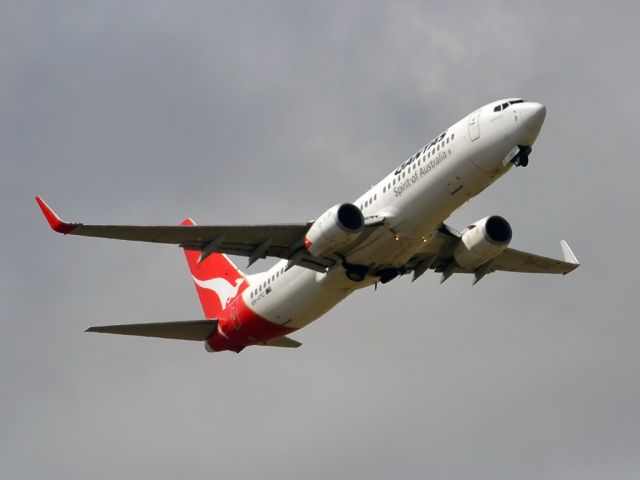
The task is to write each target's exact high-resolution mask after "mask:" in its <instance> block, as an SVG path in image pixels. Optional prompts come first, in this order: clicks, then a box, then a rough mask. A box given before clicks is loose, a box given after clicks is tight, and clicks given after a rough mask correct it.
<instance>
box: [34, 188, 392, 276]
mask: <svg viewBox="0 0 640 480" xmlns="http://www.w3.org/2000/svg"><path fill="white" fill-rule="evenodd" d="M36 201H37V202H38V205H39V206H40V208H41V209H42V213H44V216H45V218H46V219H47V221H48V222H49V225H50V226H51V228H52V229H53V230H55V231H56V232H58V233H63V234H65V235H82V236H85V237H100V238H112V239H117V240H132V241H138V242H153V243H168V244H175V245H179V246H181V247H183V248H185V249H187V250H197V251H200V252H201V254H200V259H201V260H203V259H204V258H206V257H207V256H208V255H210V254H212V253H214V252H220V253H226V254H230V255H240V256H245V257H249V265H251V264H252V263H254V262H255V261H256V260H258V259H260V258H266V257H277V258H283V259H287V260H289V262H290V265H299V266H301V267H305V268H309V269H311V270H315V271H318V272H325V271H326V270H327V269H328V268H331V267H332V266H333V265H334V264H335V263H336V258H335V257H332V256H322V257H319V256H315V255H312V254H311V253H309V252H308V251H307V250H306V249H305V248H304V237H305V234H306V233H307V231H308V230H309V228H310V227H311V225H312V224H313V222H307V223H291V224H271V225H221V226H201V225H189V226H185V225H169V226H166V225H161V226H156V225H152V226H140V225H85V224H82V223H70V222H66V221H64V220H62V219H61V218H60V217H59V216H58V215H57V214H56V213H55V212H54V211H53V209H52V208H51V207H49V205H47V203H46V202H45V201H44V200H43V199H42V198H41V197H39V196H37V197H36ZM379 224H380V222H376V221H372V222H369V223H366V224H365V230H364V232H363V233H362V235H361V236H360V238H359V239H358V242H360V241H364V240H365V239H366V237H368V235H369V234H370V233H371V231H372V230H373V228H375V227H377V226H378V225H379Z"/></svg>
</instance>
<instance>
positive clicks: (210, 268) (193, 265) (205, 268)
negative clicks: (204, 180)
mask: <svg viewBox="0 0 640 480" xmlns="http://www.w3.org/2000/svg"><path fill="white" fill-rule="evenodd" d="M182 225H195V222H194V221H193V220H192V219H190V218H187V219H185V220H184V221H183V222H182ZM184 254H185V256H186V257H187V263H188V264H189V270H190V272H191V277H192V278H193V282H194V283H195V286H196V291H197V292H198V298H200V303H201V304H202V309H203V310H204V315H205V317H206V318H216V316H217V315H218V314H219V313H220V312H221V311H222V310H224V309H225V307H226V306H227V305H228V304H229V302H231V300H233V299H234V298H236V297H237V296H238V295H240V294H241V293H242V291H243V290H244V289H245V288H247V286H248V285H247V281H246V278H245V276H244V274H243V273H242V272H241V271H240V270H238V268H237V267H236V266H235V265H234V264H233V262H232V261H231V260H230V259H229V258H228V257H227V256H226V255H224V254H222V253H212V254H211V255H209V256H207V257H206V258H205V259H204V260H202V261H199V260H200V252H199V251H196V250H185V251H184Z"/></svg>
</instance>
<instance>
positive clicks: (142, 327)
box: [85, 320, 218, 341]
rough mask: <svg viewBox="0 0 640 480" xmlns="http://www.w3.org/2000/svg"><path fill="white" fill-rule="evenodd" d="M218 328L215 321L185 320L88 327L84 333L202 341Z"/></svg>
mask: <svg viewBox="0 0 640 480" xmlns="http://www.w3.org/2000/svg"><path fill="white" fill-rule="evenodd" d="M217 328H218V321H217V320H187V321H181V322H162V323H132V324H127V325H103V326H98V327H89V328H87V329H86V330H85V331H86V332H96V333H112V334H116V335H134V336H138V337H156V338H170V339H175V340H192V341H204V340H206V339H207V338H209V337H210V336H211V335H212V334H213V333H214V332H215V331H216V329H217Z"/></svg>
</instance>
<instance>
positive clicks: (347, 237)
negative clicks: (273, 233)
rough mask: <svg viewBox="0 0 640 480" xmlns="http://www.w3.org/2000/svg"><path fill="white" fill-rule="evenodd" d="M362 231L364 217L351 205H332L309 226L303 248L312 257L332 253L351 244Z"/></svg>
mask: <svg viewBox="0 0 640 480" xmlns="http://www.w3.org/2000/svg"><path fill="white" fill-rule="evenodd" d="M363 229H364V216H363V215H362V212H361V211H360V209H359V208H358V207H356V206H355V205H353V204H351V203H342V204H338V205H334V206H333V207H331V208H330V209H329V210H327V211H326V212H324V213H323V214H322V215H320V217H318V219H317V220H316V221H315V222H314V223H313V225H311V228H309V231H308V232H307V235H306V236H305V239H304V246H305V248H306V249H307V250H308V251H309V253H312V254H313V255H324V254H327V253H333V252H336V251H337V250H339V249H340V248H342V247H345V246H347V245H349V244H350V243H352V242H353V241H354V240H355V239H356V238H358V237H359V236H360V234H361V233H362V230H363Z"/></svg>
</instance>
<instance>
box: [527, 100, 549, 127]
mask: <svg viewBox="0 0 640 480" xmlns="http://www.w3.org/2000/svg"><path fill="white" fill-rule="evenodd" d="M546 116H547V107H545V106H544V105H543V104H541V103H537V102H527V105H526V106H525V108H524V109H523V112H522V120H523V122H522V124H523V126H524V127H525V128H526V129H527V130H533V131H536V132H539V131H540V129H541V128H542V124H543V123H544V117H546Z"/></svg>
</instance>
